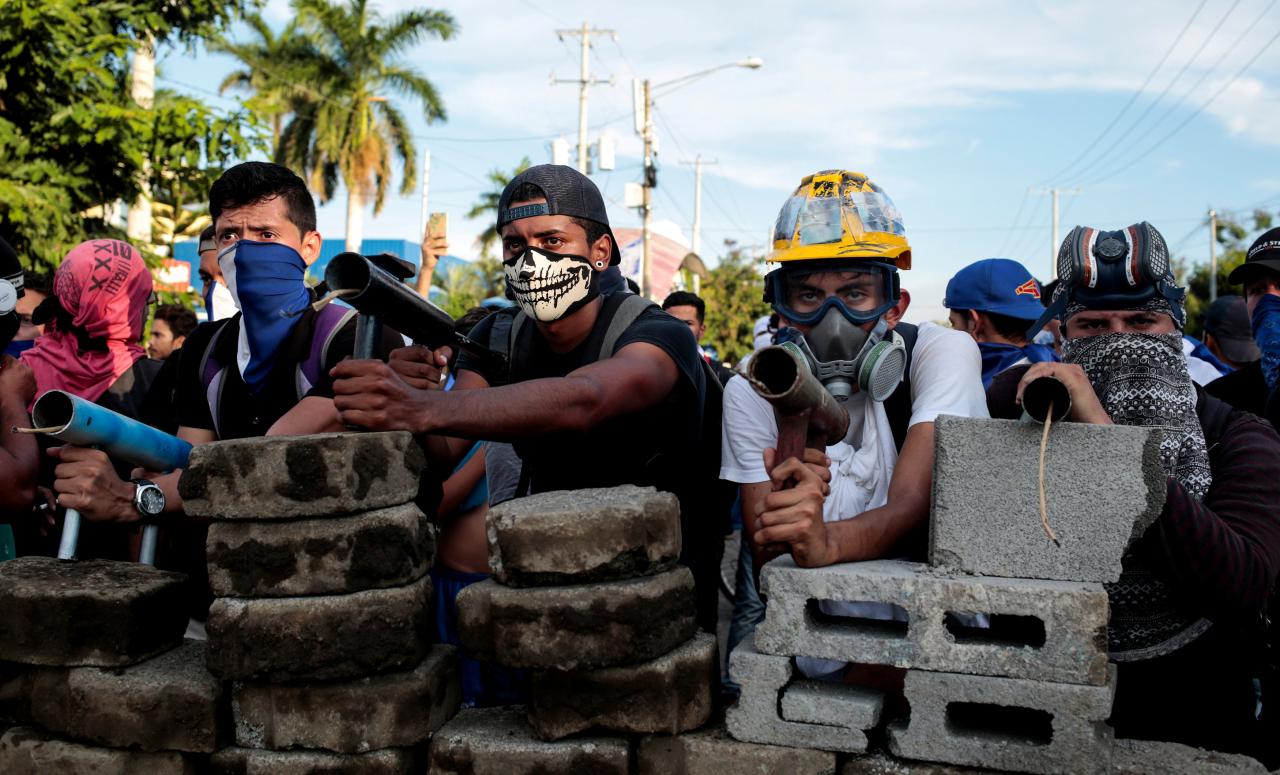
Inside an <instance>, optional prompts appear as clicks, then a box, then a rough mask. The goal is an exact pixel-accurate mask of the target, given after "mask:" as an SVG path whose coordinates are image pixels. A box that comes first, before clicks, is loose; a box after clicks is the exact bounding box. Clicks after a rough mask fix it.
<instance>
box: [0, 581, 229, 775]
mask: <svg viewBox="0 0 1280 775" xmlns="http://www.w3.org/2000/svg"><path fill="white" fill-rule="evenodd" d="M184 579H185V577H184V576H182V575H181V574H177V573H169V572H167V571H162V570H157V569H155V568H152V567H150V566H146V565H138V564H134V563H124V562H108V561H100V560H88V561H81V562H64V561H61V560H56V559H52V558H48V557H24V558H19V559H16V560H11V561H9V562H4V563H0V731H2V734H0V772H3V773H6V775H25V774H26V773H33V774H34V773H40V774H41V775H45V773H63V772H66V773H72V772H148V773H161V775H166V774H167V773H186V772H192V771H195V770H197V769H199V768H200V767H202V766H203V765H204V764H205V763H207V761H208V755H209V754H210V753H212V752H213V751H214V750H215V749H216V748H217V746H218V745H219V743H220V739H221V738H223V737H225V736H226V731H227V730H226V725H225V724H222V723H221V721H222V719H223V718H224V716H225V704H226V703H225V697H224V693H223V691H222V687H221V685H220V684H219V683H218V681H217V680H216V679H215V678H214V677H213V676H212V675H210V674H209V671H208V670H207V669H206V668H205V649H204V644H203V643H199V642H195V641H187V642H185V643H184V642H183V639H182V635H183V631H184V630H185V629H186V626H187V612H186V607H185V605H184V596H183V583H184ZM9 724H13V725H14V726H12V727H10V728H8V729H5V727H6V726H8V725H9Z"/></svg>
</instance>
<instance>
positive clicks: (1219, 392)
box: [1204, 361, 1270, 417]
mask: <svg viewBox="0 0 1280 775" xmlns="http://www.w3.org/2000/svg"><path fill="white" fill-rule="evenodd" d="M1204 389H1205V392H1206V393H1208V394H1209V395H1211V396H1213V397H1214V398H1217V399H1219V400H1222V401H1226V402H1227V403H1228V404H1231V406H1232V407H1234V408H1236V409H1239V410H1240V411H1242V412H1252V413H1253V414H1256V415H1258V416H1259V417H1263V416H1265V415H1266V411H1267V396H1268V394H1269V393H1270V391H1269V390H1267V381H1266V380H1265V379H1263V377H1262V361H1254V362H1253V363H1249V364H1246V365H1244V366H1241V367H1240V368H1239V369H1236V370H1235V371H1233V372H1231V373H1230V374H1225V375H1223V376H1221V377H1219V378H1217V379H1215V380H1214V381H1213V382H1210V383H1209V384H1207V385H1205V386H1204Z"/></svg>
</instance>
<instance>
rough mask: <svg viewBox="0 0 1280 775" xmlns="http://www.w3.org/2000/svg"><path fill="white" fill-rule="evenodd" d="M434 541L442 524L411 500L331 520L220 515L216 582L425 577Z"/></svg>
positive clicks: (212, 557)
mask: <svg viewBox="0 0 1280 775" xmlns="http://www.w3.org/2000/svg"><path fill="white" fill-rule="evenodd" d="M435 546H436V542H435V528H434V527H433V526H432V524H431V522H430V521H429V520H428V519H427V518H426V517H425V516H423V514H422V512H421V511H419V510H418V507H417V506H415V505H413V504H412V503H406V504H404V505H402V506H391V507H389V508H385V509H379V510H376V511H369V512H365V513H363V514H353V515H351V516H347V517H336V518H331V519H301V520H295V521H288V522H245V521H241V522H215V523H213V524H212V525H210V526H209V541H208V550H209V551H208V561H209V585H210V587H211V588H212V589H213V594H215V595H217V596H219V597H291V596H296V595H331V594H344V593H347V592H360V591H363V590H366V589H381V588H385V587H395V586H401V585H403V584H408V583H409V582H412V581H415V580H417V579H420V578H422V575H423V574H424V573H426V572H427V570H428V569H429V568H430V567H431V561H432V559H433V558H434V557H435Z"/></svg>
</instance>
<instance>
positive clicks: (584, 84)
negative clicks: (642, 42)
mask: <svg viewBox="0 0 1280 775" xmlns="http://www.w3.org/2000/svg"><path fill="white" fill-rule="evenodd" d="M566 35H569V36H575V35H576V36H578V37H580V38H581V39H582V62H581V69H580V72H579V74H578V77H577V78H560V79H557V78H556V77H555V75H554V74H553V75H552V76H551V82H552V83H576V84H578V172H581V173H582V174H583V175H586V174H587V147H588V146H589V145H590V143H589V142H588V140H587V90H588V89H589V88H591V87H592V86H595V85H597V84H604V83H610V84H611V83H613V79H612V78H610V79H609V80H607V81H602V80H599V79H595V80H593V79H592V78H591V73H590V68H591V36H592V35H608V36H610V37H611V38H613V39H614V40H617V39H618V33H616V32H614V31H613V30H602V29H599V28H597V27H591V26H590V25H588V24H587V23H586V22H583V23H582V27H581V28H580V29H576V30H556V37H557V38H559V39H560V40H564V39H565V36H566Z"/></svg>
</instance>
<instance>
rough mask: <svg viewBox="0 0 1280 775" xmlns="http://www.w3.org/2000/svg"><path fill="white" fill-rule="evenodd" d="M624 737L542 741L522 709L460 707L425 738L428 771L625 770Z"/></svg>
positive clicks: (621, 774)
mask: <svg viewBox="0 0 1280 775" xmlns="http://www.w3.org/2000/svg"><path fill="white" fill-rule="evenodd" d="M630 758H631V752H630V745H629V744H628V742H627V739H626V738H624V737H596V736H578V737H572V738H569V739H568V740H559V741H557V742H553V743H552V742H545V741H543V740H539V739H538V738H537V736H536V735H534V732H533V728H532V727H530V726H529V723H528V722H527V721H526V720H525V714H524V709H523V708H519V707H509V708H484V709H478V708H472V709H468V710H464V711H462V712H461V713H459V714H458V715H457V716H454V718H453V720H452V721H450V722H449V723H448V724H445V725H444V727H442V728H441V729H440V731H439V732H436V734H435V735H434V736H433V737H432V738H431V768H430V770H429V772H430V773H432V775H579V773H591V775H628V773H630V771H631V763H630Z"/></svg>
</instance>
